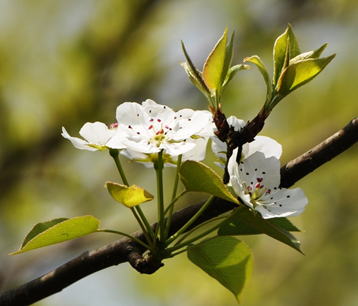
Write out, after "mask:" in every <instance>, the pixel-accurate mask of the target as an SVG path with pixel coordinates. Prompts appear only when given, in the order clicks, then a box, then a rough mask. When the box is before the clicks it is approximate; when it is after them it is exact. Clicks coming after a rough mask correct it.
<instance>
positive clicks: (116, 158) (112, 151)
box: [109, 149, 129, 186]
mask: <svg viewBox="0 0 358 306" xmlns="http://www.w3.org/2000/svg"><path fill="white" fill-rule="evenodd" d="M109 154H110V155H111V156H112V157H113V159H114V162H115V163H116V166H117V169H118V172H119V175H120V176H121V179H122V182H123V184H125V185H127V186H129V184H128V180H127V177H126V175H125V173H124V171H123V168H122V164H121V162H120V160H119V152H118V150H116V149H110V150H109Z"/></svg>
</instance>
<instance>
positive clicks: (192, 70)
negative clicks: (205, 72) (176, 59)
mask: <svg viewBox="0 0 358 306" xmlns="http://www.w3.org/2000/svg"><path fill="white" fill-rule="evenodd" d="M181 47H182V50H183V53H184V56H185V59H186V62H185V63H182V67H183V68H184V70H185V72H186V74H187V75H188V77H189V79H190V81H191V82H192V83H193V84H194V85H195V86H196V87H197V88H198V89H199V90H200V91H201V92H202V93H203V94H204V95H205V96H208V97H209V96H210V90H209V89H208V88H207V87H206V84H205V82H204V80H203V79H202V77H201V73H200V72H199V71H198V69H196V67H195V65H194V64H193V61H192V60H191V58H190V56H189V54H188V52H187V51H186V48H185V45H184V43H183V42H181Z"/></svg>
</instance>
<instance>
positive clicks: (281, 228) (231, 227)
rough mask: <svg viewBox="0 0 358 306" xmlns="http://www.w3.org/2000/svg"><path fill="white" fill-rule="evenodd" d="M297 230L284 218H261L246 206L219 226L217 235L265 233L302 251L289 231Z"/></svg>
mask: <svg viewBox="0 0 358 306" xmlns="http://www.w3.org/2000/svg"><path fill="white" fill-rule="evenodd" d="M290 231H299V229H298V228H297V227H295V226H294V225H293V224H292V223H291V222H290V221H289V220H287V219H286V218H277V219H263V218H262V217H261V216H259V214H254V213H253V212H252V211H251V210H249V209H248V208H246V207H241V208H240V209H238V210H237V211H236V213H235V214H234V215H232V216H231V217H230V218H229V219H228V220H227V221H226V222H225V223H223V225H222V226H221V227H220V229H219V231H218V234H219V235H256V234H266V235H268V236H270V237H272V238H274V239H276V240H278V241H281V242H283V243H285V244H287V245H289V246H290V247H292V248H294V249H295V250H297V251H299V252H300V253H302V251H301V249H300V242H299V241H298V240H297V239H296V238H295V237H294V236H293V235H292V234H291V233H290Z"/></svg>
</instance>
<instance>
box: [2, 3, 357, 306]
mask: <svg viewBox="0 0 358 306" xmlns="http://www.w3.org/2000/svg"><path fill="white" fill-rule="evenodd" d="M288 22H290V23H291V24H292V25H293V27H294V31H295V33H296V35H297V37H298V40H299V42H300V46H301V49H302V50H303V51H308V50H312V49H315V48H317V47H318V46H320V45H322V44H323V43H324V42H328V43H329V46H328V48H327V51H326V53H325V54H326V55H328V54H331V53H337V57H336V58H335V59H334V61H333V62H332V63H331V64H330V65H329V66H328V67H327V68H326V70H325V71H324V72H323V73H322V74H321V75H320V76H318V78H317V79H315V80H314V81H312V82H311V83H309V84H308V85H305V86H304V87H303V88H301V89H299V90H297V91H296V92H294V93H293V94H292V95H290V96H289V97H288V98H286V99H285V100H284V101H283V102H282V103H280V104H279V105H278V106H277V107H276V109H275V110H274V112H273V114H272V115H271V116H270V118H269V120H268V121H267V125H266V127H265V129H264V131H263V134H264V135H267V136H271V137H273V138H275V139H277V140H278V141H279V142H281V143H282V144H283V147H284V153H283V158H282V160H283V162H286V161H288V160H290V159H292V158H294V157H296V156H297V155H298V154H301V153H303V152H304V151H305V150H307V149H308V148H310V147H311V146H313V145H315V144H316V143H318V142H320V141H321V140H323V139H324V138H326V137H327V136H329V135H330V134H332V133H333V132H335V131H336V130H337V129H339V128H340V127H342V126H344V125H345V124H346V123H347V122H348V121H349V120H350V119H352V118H353V117H354V116H356V115H357V110H358V108H357V94H358V89H357V80H358V72H357V71H358V60H357V56H358V55H357V47H358V36H357V29H358V3H357V1H355V0H326V1H323V0H315V1H303V0H301V1H299V0H296V1H295V0H290V1H279V0H265V1H264V0H257V1H249V0H243V1H237V0H222V1H215V0H206V1H204V0H197V1H189V0H182V1H168V0H167V1H159V0H157V1H154V0H131V1H125V0H121V1H118V0H117V1H115V0H102V1H96V0H76V1H70V0H64V1H54V0H36V1H20V0H12V1H10V0H0V140H1V142H0V248H1V254H0V290H5V289H8V288H12V287H14V286H16V285H19V284H21V283H23V282H26V281H28V280H31V279H33V278H35V277H38V276H39V275H41V274H43V273H45V272H47V271H49V270H51V269H53V268H55V267H56V266H58V265H60V264H61V263H64V262H65V261H67V260H69V259H70V258H72V257H74V256H76V255H78V254H80V253H81V252H82V251H84V250H87V249H90V248H96V247H99V246H102V245H104V244H106V243H108V242H110V241H112V240H113V239H116V238H117V237H116V236H113V235H111V234H96V235H93V236H89V237H88V238H83V239H79V240H75V241H73V242H68V243H64V244H62V245H58V246H52V247H48V248H45V249H40V250H35V251H33V252H30V253H25V254H23V255H19V256H15V257H10V256H8V255H7V253H9V252H10V251H13V250H15V249H16V248H17V247H18V246H19V245H20V243H21V241H22V239H23V237H24V235H25V234H26V233H27V232H28V231H29V230H30V228H31V227H32V226H33V224H35V223H37V222H39V221H44V220H49V219H52V218H55V217H72V216H77V215H84V214H93V215H95V216H97V217H99V218H100V219H101V220H102V224H103V226H104V227H107V228H109V227H112V228H118V229H120V230H122V231H128V232H131V231H133V230H136V224H135V222H134V220H132V217H131V215H130V214H129V213H128V211H127V210H126V209H125V208H124V207H120V206H118V205H116V204H115V203H114V202H113V201H112V200H111V198H110V197H109V196H108V195H107V193H106V190H105V189H104V188H103V184H104V181H106V180H118V175H117V173H116V171H115V169H114V165H113V163H112V161H111V159H110V158H109V156H107V155H106V154H105V153H101V152H95V153H92V152H85V151H78V150H76V149H74V148H73V147H72V146H71V144H70V143H69V142H67V141H66V140H64V139H63V138H62V137H61V136H60V130H61V126H65V127H66V128H67V129H68V131H69V133H70V134H71V135H76V134H77V132H78V130H79V128H80V127H81V126H82V125H83V124H84V123H85V122H87V121H95V120H99V121H103V122H107V123H111V122H113V121H114V115H115V108H116V106H117V105H118V104H119V103H121V102H124V101H138V102H140V101H142V100H145V99H146V98H152V99H154V100H155V101H157V102H158V103H163V104H167V105H170V106H171V107H173V108H175V109H179V108H183V107H191V108H195V109H203V108H204V109H205V108H206V102H205V100H204V98H203V97H202V96H201V95H200V93H199V92H198V91H197V90H196V89H195V88H193V86H192V85H191V83H190V82H189V81H188V80H187V79H186V75H185V73H184V71H183V69H182V68H181V67H180V65H179V64H180V62H181V61H183V55H182V53H181V49H180V40H184V42H185V43H186V46H187V49H188V51H189V53H190V54H191V56H192V58H193V59H194V61H195V62H196V63H197V64H198V66H200V65H202V63H203V61H204V59H205V57H206V55H207V54H208V52H209V51H210V49H211V47H212V45H213V44H214V43H215V41H216V40H217V39H218V37H219V36H220V35H221V33H222V32H223V29H224V28H225V26H228V27H229V29H230V30H235V32H236V33H237V35H236V63H238V62H240V61H241V60H242V58H243V57H245V56H249V55H253V54H258V55H260V56H261V58H262V59H263V60H264V61H265V63H266V65H267V66H268V67H271V52H272V51H271V50H272V45H273V42H274V39H275V37H277V36H278V35H279V34H280V33H282V32H283V31H284V29H285V27H286V24H287V23H288ZM264 95H265V87H264V83H263V81H262V79H261V76H260V75H259V73H258V72H257V71H256V70H255V69H251V70H250V71H247V72H241V73H239V75H238V77H236V78H235V79H234V81H233V82H232V83H231V85H230V86H229V88H228V90H227V92H226V94H225V96H224V100H223V101H224V111H225V112H226V113H227V114H235V115H237V116H239V117H240V118H243V119H246V120H248V119H251V118H252V117H253V116H254V115H255V114H256V112H257V111H258V110H259V108H260V106H261V103H262V102H263V99H264ZM208 163H209V164H211V165H212V161H211V160H209V161H208ZM124 165H125V167H126V169H127V170H128V172H129V178H130V181H135V182H136V184H138V185H142V186H144V187H146V188H147V189H149V190H155V189H154V186H153V184H152V182H153V173H152V172H151V171H148V170H145V168H144V167H143V166H141V165H134V164H132V163H130V162H128V161H127V160H125V161H124ZM172 173H173V171H172V169H169V170H166V175H167V176H166V177H167V181H166V182H167V184H168V185H170V184H171V182H172V178H171V177H170V175H171V174H172ZM357 180H358V171H357V147H355V148H352V149H350V150H349V151H347V152H345V153H344V154H342V155H341V156H339V157H338V158H336V159H335V160H334V161H332V162H330V163H328V164H326V165H324V166H323V167H321V168H319V169H318V170H317V171H315V172H314V173H312V174H311V175H309V176H308V177H306V178H304V179H303V180H302V181H300V182H299V183H298V184H297V185H298V186H300V187H302V188H304V190H305V192H306V195H307V197H308V198H309V202H310V204H309V206H308V207H307V209H306V211H305V213H304V214H303V215H302V216H300V217H296V218H293V221H294V222H295V223H296V224H298V225H299V226H300V227H301V228H302V229H303V230H304V231H303V233H301V234H299V238H300V239H301V240H302V243H303V249H304V251H305V254H306V255H305V256H302V255H300V254H299V253H297V252H295V251H293V250H292V249H290V248H288V247H287V246H285V245H282V244H279V243H278V242H276V241H274V240H272V239H271V238H268V237H256V238H252V237H251V238H248V237H243V239H244V240H245V241H246V242H247V243H248V244H249V245H250V246H251V247H252V248H253V253H254V259H255V264H254V273H253V276H252V279H251V280H250V282H249V283H248V285H247V286H246V289H245V290H244V293H243V296H242V299H241V300H242V305H245V306H257V305H266V306H287V305H290V306H301V305H325V306H337V305H339V306H355V305H358V291H357V288H358V260H357V259H358V225H357V221H356V220H357V217H358V205H357V204H358V203H357V202H358V201H357V200H358V193H357V189H356V186H355V184H356V182H357ZM191 201H195V199H191ZM152 206H154V205H153V204H145V206H144V209H145V211H146V212H147V213H148V214H149V215H151V216H152V217H153V218H154V211H152V208H153V207H152ZM36 305H43V306H46V305H51V306H52V305H87V306H91V305H126V306H128V305H150V306H151V305H153V306H154V305H155V306H157V305H163V306H164V305H170V306H172V305H173V306H175V305H188V306H201V305H205V306H216V305H235V300H234V298H233V297H232V296H231V294H230V293H229V292H227V291H226V290H225V289H224V288H222V287H221V285H220V284H218V283H217V282H216V281H215V280H212V279H210V278H209V277H208V276H207V275H206V274H205V273H204V272H202V271H200V270H199V269H198V268H196V267H195V266H193V265H192V264H191V263H190V262H189V261H188V260H187V259H186V256H185V255H181V256H179V257H177V258H175V259H172V260H169V261H166V266H165V267H164V268H162V269H161V270H160V271H158V272H157V273H156V274H155V275H152V276H147V275H144V276H143V275H139V274H138V273H137V272H135V271H132V269H131V268H130V267H129V266H128V265H120V266H118V267H112V268H110V269H106V270H104V271H101V272H99V273H96V274H95V275H92V276H90V277H87V278H85V279H83V280H81V281H80V282H78V283H76V284H74V285H72V286H70V287H69V288H67V289H65V290H64V291H63V292H61V293H59V294H56V295H54V296H52V297H49V298H47V299H45V300H43V301H41V302H39V303H37V304H36Z"/></svg>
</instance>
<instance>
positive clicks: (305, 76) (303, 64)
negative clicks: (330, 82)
mask: <svg viewBox="0 0 358 306" xmlns="http://www.w3.org/2000/svg"><path fill="white" fill-rule="evenodd" d="M334 57H335V54H333V55H331V56H328V57H322V58H308V59H305V60H302V61H299V62H296V63H293V64H291V65H289V66H288V67H287V68H286V69H285V70H284V71H283V72H282V74H281V76H280V78H279V80H278V82H277V87H276V91H277V92H278V93H279V94H280V95H282V96H284V95H287V94H288V93H290V92H292V91H293V90H295V89H297V88H298V87H300V86H302V85H304V84H306V83H307V82H309V81H311V80H312V79H313V78H314V77H316V76H317V75H318V74H319V73H320V72H321V71H322V70H323V69H324V68H325V67H326V66H327V65H328V64H329V62H330V61H331V60H332V59H333V58H334Z"/></svg>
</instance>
